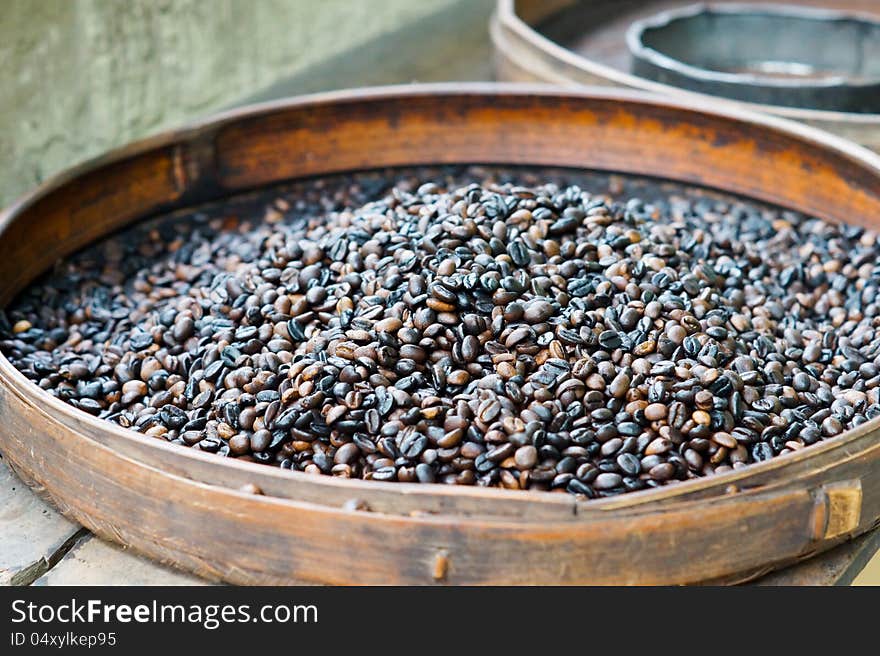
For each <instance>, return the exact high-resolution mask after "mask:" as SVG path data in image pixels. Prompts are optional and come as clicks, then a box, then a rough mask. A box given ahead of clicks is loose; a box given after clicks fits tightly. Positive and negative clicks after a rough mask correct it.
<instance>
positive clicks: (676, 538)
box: [0, 84, 880, 584]
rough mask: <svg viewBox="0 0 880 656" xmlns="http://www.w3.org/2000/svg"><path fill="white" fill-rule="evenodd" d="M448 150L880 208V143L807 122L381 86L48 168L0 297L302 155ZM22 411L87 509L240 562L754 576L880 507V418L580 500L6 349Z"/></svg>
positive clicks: (423, 159) (461, 576)
mask: <svg viewBox="0 0 880 656" xmlns="http://www.w3.org/2000/svg"><path fill="white" fill-rule="evenodd" d="M439 163H497V164H532V165H552V166H573V167H584V168H593V169H601V170H609V171H622V172H629V173H635V174H644V175H655V176H662V177H665V178H669V179H672V180H678V181H683V182H687V183H695V184H701V185H707V186H710V187H716V188H719V189H723V190H727V191H730V192H735V193H740V194H744V195H747V196H751V197H754V198H757V199H760V200H764V201H768V202H772V203H778V204H781V205H784V206H787V207H790V208H792V209H796V210H799V211H802V212H806V213H811V214H815V215H819V216H822V217H825V218H828V219H830V220H835V219H838V218H841V217H845V218H846V219H847V220H848V221H851V222H857V223H860V224H863V225H866V226H873V227H875V228H876V227H880V157H878V156H877V155H874V154H872V153H870V152H869V151H866V150H863V149H861V148H859V147H857V146H854V145H853V144H850V143H849V142H846V141H843V140H840V139H838V138H835V137H832V136H830V135H826V134H824V133H821V132H818V131H815V130H812V129H810V128H806V127H803V126H798V125H796V124H792V123H787V122H784V121H780V120H777V119H772V118H768V117H762V116H758V115H752V114H748V113H742V112H731V111H729V110H719V109H712V108H709V107H706V108H701V109H695V108H693V107H688V106H685V105H684V104H680V103H676V102H672V101H667V100H658V99H656V98H652V97H650V96H645V95H641V94H638V93H634V92H626V91H613V90H604V91H603V90H597V89H592V90H583V91H558V90H551V89H547V88H529V87H525V88H524V87H512V86H504V85H502V86H493V85H486V84H482V85H461V84H458V85H455V86H451V85H441V86H425V87H410V88H387V89H375V90H363V91H354V92H341V93H332V94H326V95H319V96H312V97H306V98H301V99H293V100H289V101H284V102H278V103H271V104H266V105H261V106H256V107H253V108H248V109H244V110H239V111H235V112H233V113H229V114H225V115H222V116H220V117H218V118H215V119H212V120H209V121H206V122H204V123H201V124H199V125H196V126H194V127H191V128H187V129H184V130H180V131H177V132H173V133H169V134H165V135H161V136H158V137H156V138H153V139H150V140H147V141H144V142H141V143H138V144H135V145H133V146H130V147H128V148H125V149H123V150H121V151H118V152H115V153H112V154H110V155H107V156H105V157H103V158H101V159H99V160H97V161H94V162H91V163H89V164H87V165H85V166H82V167H80V168H78V169H76V170H73V171H71V172H69V173H67V174H65V175H62V176H61V177H59V178H57V179H55V180H53V181H51V182H49V183H47V184H46V185H44V186H43V187H41V188H40V189H38V190H37V191H36V192H34V193H33V194H31V195H29V196H27V197H25V198H24V199H22V200H21V201H19V202H17V203H16V204H14V205H13V206H12V207H10V208H9V209H7V210H6V211H5V212H4V213H3V214H0V280H3V286H2V289H0V305H2V304H5V303H7V302H8V301H9V300H10V299H11V298H12V297H13V296H14V294H15V293H16V292H17V291H18V290H20V289H21V288H22V287H23V286H24V285H26V284H27V283H28V282H30V281H31V280H32V279H34V277H35V276H37V275H38V274H39V273H41V272H42V271H44V270H45V269H47V268H48V267H49V266H51V264H52V263H53V262H55V261H56V260H57V259H58V258H60V257H63V256H65V255H67V254H69V253H71V252H73V251H74V250H76V249H78V248H80V247H82V246H83V245H85V244H87V243H89V242H91V241H93V240H95V239H96V238H98V237H100V236H102V235H105V234H107V233H108V232H110V231H112V230H115V229H117V228H119V227H120V226H123V225H125V224H128V223H131V222H133V221H136V220H138V219H141V218H143V217H146V216H149V215H152V214H155V213H157V212H161V211H166V210H169V209H174V208H179V207H183V206H187V205H191V204H193V203H198V202H202V201H206V200H210V199H217V198H222V197H224V196H227V195H230V194H233V193H236V192H239V191H242V190H245V189H252V188H256V187H260V186H264V185H269V184H272V183H276V182H279V181H282V180H288V179H293V178H299V177H303V176H313V175H321V174H329V173H336V172H340V171H345V170H352V169H364V168H376V167H386V166H407V165H415V164H439ZM0 417H2V421H0V452H2V453H3V455H4V457H5V458H6V460H7V461H9V462H11V464H12V465H13V466H14V467H15V469H16V470H17V471H18V472H19V473H20V474H21V475H22V476H23V477H24V479H25V480H26V481H28V482H29V483H30V484H32V485H34V486H36V487H38V488H39V489H41V490H43V491H44V492H45V494H46V495H47V496H48V497H49V498H50V499H51V500H52V501H54V503H55V504H57V505H58V506H59V507H60V508H61V509H62V510H63V511H64V512H65V513H67V514H68V515H69V516H70V517H72V518H74V519H75V520H76V521H78V522H80V523H82V524H83V525H85V526H86V527H88V528H89V529H91V530H93V531H94V532H96V533H97V534H98V535H100V536H102V537H105V538H108V539H111V540H115V541H117V542H121V543H124V544H127V545H130V546H131V547H133V548H134V549H136V550H138V551H140V552H142V553H145V554H147V555H149V556H152V557H154V558H156V559H158V560H161V561H163V562H166V563H172V564H174V565H177V566H179V567H182V568H185V569H189V570H192V571H195V572H197V573H198V574H201V575H203V576H207V577H210V578H214V579H221V580H225V581H230V582H236V583H290V582H304V581H306V582H319V583H354V584H360V583H378V584H386V583H388V584H423V583H424V584H430V583H475V584H484V583H487V584H493V583H494V584H511V583H520V584H545V583H597V584H614V583H626V584H660V583H676V584H677V583H694V582H705V581H714V580H724V581H735V580H742V579H746V578H749V577H753V576H756V575H758V574H761V573H763V572H766V571H768V570H770V569H772V568H775V567H778V566H780V565H782V564H787V563H790V562H793V561H795V560H797V559H801V558H805V557H808V556H810V555H811V554H814V553H817V552H819V551H822V550H824V549H827V548H829V547H831V546H833V545H835V544H838V543H840V542H842V541H844V540H846V539H847V538H849V537H851V536H855V535H857V534H860V533H862V532H864V531H866V530H868V529H869V528H871V527H872V526H875V525H877V523H878V518H880V465H878V461H880V439H878V435H880V433H878V428H880V419H878V420H873V421H870V422H868V423H866V424H863V425H862V426H860V427H858V428H857V429H854V430H852V431H849V432H847V433H845V434H843V435H841V436H839V437H837V438H834V439H832V440H828V441H826V442H823V443H821V444H818V445H815V446H812V447H810V448H808V449H805V450H803V451H800V452H798V453H797V454H792V455H789V456H785V457H781V458H778V459H774V460H772V461H769V462H765V463H761V464H756V465H753V466H751V467H748V468H745V469H744V470H739V471H736V472H731V473H728V474H723V475H719V476H715V477H713V478H707V479H700V480H695V481H690V482H686V483H681V484H678V485H675V486H669V487H666V488H663V489H658V490H651V491H645V492H637V493H632V494H628V495H624V496H623V497H620V498H613V499H604V500H594V501H587V502H581V501H578V500H577V499H575V498H574V497H571V496H569V495H564V494H551V493H529V492H512V491H506V490H494V489H491V490H490V489H476V488H455V487H450V486H435V485H415V484H395V483H379V482H364V481H359V480H339V479H334V478H331V477H320V476H310V475H307V474H302V473H295V472H289V471H282V470H278V469H275V468H271V467H266V466H262V465H257V464H253V463H243V462H236V461H234V460H225V459H221V458H217V457H215V456H212V455H209V454H202V453H199V452H197V451H194V450H191V449H187V448H184V447H177V446H174V445H170V444H167V443H164V442H162V441H159V440H150V439H144V438H143V437H142V436H140V435H138V434H136V433H133V432H129V431H126V430H125V429H122V428H119V427H117V426H115V425H113V424H110V423H108V422H104V421H100V420H97V419H95V418H93V417H91V416H89V415H87V414H85V413H83V412H81V411H78V410H76V409H74V408H72V407H71V406H69V405H66V404H64V403H62V402H61V401H59V400H57V399H55V398H53V397H52V396H50V395H49V394H48V393H46V392H44V391H42V390H40V389H39V388H38V387H37V386H35V385H33V384H32V383H30V382H29V381H28V380H27V379H26V378H25V377H24V376H23V375H22V374H21V373H19V372H18V371H16V370H15V369H14V368H13V367H12V366H11V364H10V363H9V362H8V361H7V360H6V359H4V358H2V357H0ZM247 484H252V485H255V486H257V487H258V488H259V489H260V490H262V492H263V494H253V493H249V492H246V491H242V488H243V486H246V485H247ZM245 489H248V488H245ZM354 500H357V503H354ZM355 507H360V508H365V509H360V510H355V509H353V508H355Z"/></svg>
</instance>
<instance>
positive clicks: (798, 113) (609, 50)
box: [489, 0, 880, 150]
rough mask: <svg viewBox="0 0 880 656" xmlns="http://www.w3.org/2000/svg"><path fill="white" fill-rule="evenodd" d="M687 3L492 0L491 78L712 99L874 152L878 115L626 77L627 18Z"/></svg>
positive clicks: (801, 0)
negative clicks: (808, 127) (708, 92)
mask: <svg viewBox="0 0 880 656" xmlns="http://www.w3.org/2000/svg"><path fill="white" fill-rule="evenodd" d="M739 2H741V0H715V2H713V3H712V4H713V5H717V6H721V7H723V6H724V5H725V4H729V3H733V4H736V3H739ZM692 4H694V0H649V1H642V0H497V2H496V9H495V13H494V14H493V16H492V20H491V23H490V26H489V32H490V34H491V37H492V42H493V45H494V60H495V73H496V77H497V78H498V79H499V80H503V81H507V82H550V83H553V84H561V85H566V86H572V85H602V86H614V87H625V88H631V89H639V90H642V91H650V92H653V93H659V94H662V95H664V96H667V97H669V98H674V99H676V100H678V101H680V102H685V103H691V104H695V103H696V104H700V103H704V102H707V101H709V100H711V99H717V100H718V101H720V102H724V103H725V104H727V105H728V106H730V107H731V108H734V109H745V110H749V111H760V112H764V113H767V114H772V115H774V116H781V117H783V118H789V119H793V120H797V121H800V122H802V123H806V124H808V125H812V126H814V127H818V128H821V129H824V130H827V131H829V132H833V133H834V134H837V135H840V136H843V137H846V138H847V139H851V140H853V141H855V142H856V143H860V144H862V145H865V146H868V147H869V148H873V149H875V150H880V114H878V113H855V112H841V111H828V110H819V109H802V108H797V107H782V106H779V105H767V104H757V103H749V102H744V101H737V100H729V99H720V98H718V96H711V95H706V94H703V93H698V92H696V91H688V90H686V89H683V88H679V87H676V86H673V85H671V84H665V83H661V82H655V81H653V80H649V79H647V78H645V77H640V76H639V75H635V74H633V73H632V72H631V54H630V52H629V49H628V47H627V43H626V32H627V29H628V28H629V26H630V25H631V23H632V22H633V21H635V20H645V19H648V18H650V17H652V16H654V15H656V14H658V13H660V12H662V11H664V10H670V9H680V8H682V7H685V6H688V5H692ZM773 4H776V5H781V6H783V7H784V6H785V5H795V4H796V5H805V6H807V7H813V8H820V9H822V8H824V9H833V10H836V11H841V12H850V13H854V14H863V15H865V16H866V17H870V18H873V19H875V20H876V19H880V4H878V3H877V2H874V1H873V0H840V1H836V0H835V1H832V0H797V1H796V2H794V1H793V0H775V2H773Z"/></svg>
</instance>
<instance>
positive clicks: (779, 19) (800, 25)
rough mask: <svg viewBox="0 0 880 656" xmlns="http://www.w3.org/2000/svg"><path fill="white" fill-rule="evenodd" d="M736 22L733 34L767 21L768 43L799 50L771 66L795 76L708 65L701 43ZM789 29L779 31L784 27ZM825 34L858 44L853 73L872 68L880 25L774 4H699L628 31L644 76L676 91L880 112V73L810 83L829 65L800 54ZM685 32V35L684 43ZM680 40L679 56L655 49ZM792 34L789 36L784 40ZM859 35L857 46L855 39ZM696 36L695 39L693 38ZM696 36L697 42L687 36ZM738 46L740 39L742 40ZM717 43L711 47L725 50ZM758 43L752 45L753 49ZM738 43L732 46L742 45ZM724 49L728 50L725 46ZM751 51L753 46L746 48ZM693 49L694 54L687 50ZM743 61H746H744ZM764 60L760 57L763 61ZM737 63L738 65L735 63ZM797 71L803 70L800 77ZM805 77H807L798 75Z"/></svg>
mask: <svg viewBox="0 0 880 656" xmlns="http://www.w3.org/2000/svg"><path fill="white" fill-rule="evenodd" d="M722 21H723V22H727V23H729V24H730V25H729V31H730V33H731V34H739V33H741V29H740V30H737V29H736V28H737V27H739V28H742V27H743V23H744V22H745V21H750V22H752V23H753V24H756V23H758V22H759V21H760V22H762V23H766V24H767V25H766V34H767V37H768V38H767V39H766V40H764V42H770V41H772V39H774V38H775V39H780V38H785V42H787V43H789V44H791V46H790V47H793V48H794V49H795V50H796V51H797V50H799V52H798V55H797V60H794V61H791V60H790V61H778V62H777V61H773V60H772V59H770V60H768V62H767V63H773V64H781V65H784V66H788V67H789V70H788V71H786V72H788V73H789V74H790V75H789V76H788V77H784V76H781V75H774V74H772V72H768V73H761V72H757V71H750V70H748V69H747V70H745V71H743V72H729V71H726V70H719V69H718V68H716V67H709V66H705V65H703V62H701V61H699V58H700V53H699V49H700V45H701V43H700V42H701V40H702V39H708V38H715V37H717V33H718V31H721V30H712V29H709V28H711V26H712V25H713V24H716V25H717V24H718V23H719V22H722ZM780 24H784V25H785V26H786V29H785V30H782V29H780V28H781V25H780ZM817 29H818V30H822V31H823V32H824V33H827V38H829V39H834V38H837V39H838V40H840V41H841V42H843V41H844V40H846V41H847V42H848V43H856V48H855V49H854V50H853V61H852V62H849V63H850V64H851V65H852V67H862V68H864V66H865V60H866V59H869V55H868V56H867V57H866V55H865V52H864V49H865V43H866V42H867V41H868V40H869V39H870V37H871V36H873V35H874V34H876V35H877V36H878V37H880V21H877V20H875V19H873V18H870V17H867V16H864V15H860V14H855V13H844V12H839V11H834V10H829V9H816V8H807V7H797V8H795V7H790V6H782V5H773V4H731V5H712V6H709V5H704V4H696V5H689V6H686V7H682V8H677V9H671V10H667V11H663V12H660V13H658V14H655V15H654V16H651V17H649V18H646V19H642V20H639V21H635V22H634V23H633V24H632V25H631V26H630V28H629V29H628V30H627V35H626V39H627V47H628V48H629V50H630V53H631V54H632V57H633V72H634V73H635V74H637V75H640V76H642V77H644V78H647V79H650V80H653V81H656V82H662V83H665V84H670V85H672V86H675V87H679V88H682V89H687V90H691V91H698V92H701V93H708V94H712V95H716V96H722V97H726V98H730V99H734V100H740V101H746V102H754V103H763V104H770V105H777V106H788V107H796V108H801V109H814V110H826V111H843V112H854V113H870V112H876V111H878V110H880V71H878V73H877V74H872V73H871V72H870V71H869V72H868V74H867V75H862V76H858V77H857V76H856V75H854V73H855V72H856V71H855V70H851V71H849V72H847V71H844V70H840V69H837V70H829V74H828V75H825V76H818V77H810V76H808V75H805V74H803V73H807V72H809V71H813V70H816V69H817V68H818V66H817V64H818V65H821V64H822V62H819V61H817V60H816V59H815V58H812V60H811V53H810V50H809V49H800V48H799V44H800V43H807V42H810V43H812V40H811V39H808V38H807V37H808V32H809V31H811V30H812V31H815V30H817ZM682 32H684V33H685V34H684V36H685V37H686V38H685V39H684V40H682V39H681V37H682ZM670 34H674V36H676V37H678V38H677V39H676V45H675V47H676V48H679V52H678V53H673V52H670V51H668V50H664V49H663V48H662V47H661V46H660V45H659V44H657V43H656V40H657V39H662V38H663V37H664V35H667V38H668V35H670ZM783 34H784V35H785V36H784V37H782V36H781V35H783ZM853 34H855V35H856V41H855V42H853V41H852V36H853ZM691 35H692V37H691ZM687 37H691V38H687ZM736 41H739V39H736ZM718 45H719V44H718V43H717V42H715V43H713V44H712V45H711V46H710V47H711V48H712V49H715V50H717V49H718ZM750 45H753V44H750ZM739 46H740V44H739V43H736V44H734V45H733V46H732V47H733V48H736V47H739ZM721 47H722V48H723V44H721ZM743 47H744V48H747V47H749V46H748V45H747V46H743ZM688 49H689V50H688ZM743 59H746V58H745V57H744V58H743ZM758 59H759V60H760V57H759V58H758ZM735 63H736V62H735V60H731V64H735ZM797 69H801V70H800V71H798V70H797ZM799 73H800V74H799Z"/></svg>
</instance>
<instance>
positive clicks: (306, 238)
mask: <svg viewBox="0 0 880 656" xmlns="http://www.w3.org/2000/svg"><path fill="white" fill-rule="evenodd" d="M878 262H880V246H878V240H877V235H876V234H875V233H872V232H868V231H866V230H864V229H862V228H858V227H852V226H846V225H832V224H830V223H827V222H824V221H821V220H818V219H815V218H810V217H805V216H801V215H798V214H795V213H793V212H788V211H784V210H780V209H774V208H770V207H767V206H762V205H759V204H756V203H752V202H747V201H743V200H739V199H736V198H732V197H727V196H724V195H720V194H714V193H710V192H707V191H700V190H696V189H685V188H682V187H676V186H673V185H663V184H660V183H651V182H648V181H638V180H630V179H626V178H617V177H611V178H609V177H607V176H600V175H597V174H587V173H575V172H566V171H558V170H555V171H554V170H545V171H525V170H516V169H508V170H501V169H491V168H481V167H470V168H461V169H420V170H410V171H397V172H383V173H372V174H357V175H352V176H348V177H344V178H332V179H330V178H328V179H324V180H315V181H309V182H303V183H299V184H297V185H293V186H290V187H288V188H286V189H284V190H281V191H278V193H277V196H273V197H272V199H271V201H267V200H266V197H265V196H260V197H245V198H241V199H238V200H234V201H230V202H227V203H224V204H222V205H214V206H210V207H206V208H201V209H200V210H199V211H195V212H188V213H183V214H178V215H176V216H171V217H164V218H160V219H156V220H152V221H150V222H146V223H143V224H140V225H138V226H135V227H133V228H131V229H129V230H127V231H125V232H124V233H121V234H119V235H116V236H114V237H112V238H110V239H107V240H105V241H103V242H101V243H99V244H97V245H95V246H93V247H91V248H89V249H87V250H85V251H83V252H81V253H79V254H77V255H76V256H74V257H72V258H70V259H69V260H67V261H65V262H62V263H60V264H59V265H58V266H57V267H56V270H55V271H54V272H52V273H51V274H49V275H48V276H47V277H46V278H44V279H43V280H41V281H39V282H37V283H35V284H34V285H33V286H32V287H31V288H29V289H27V290H26V291H25V292H24V293H22V294H21V295H20V297H19V298H18V299H17V300H16V302H15V303H13V304H12V305H11V306H10V307H9V308H7V310H6V311H5V312H4V313H3V315H2V317H0V348H2V350H3V352H4V353H5V354H6V356H7V357H9V358H10V359H11V361H12V362H13V363H14V364H15V365H16V366H17V367H18V368H19V369H20V370H21V371H22V372H23V373H24V374H25V375H26V376H27V377H28V378H30V379H31V380H33V381H34V383H35V384H37V385H39V386H40V387H42V388H43V389H45V390H47V391H48V392H50V393H51V394H54V395H55V396H57V397H58V398H60V399H63V400H64V401H66V402H68V403H70V404H71V405H73V406H75V407H76V408H79V409H80V410H83V411H85V412H88V413H90V414H92V415H95V416H97V417H101V418H104V419H106V420H108V421H112V422H115V423H116V424H118V425H120V426H124V427H126V428H129V429H131V430H133V431H137V432H138V433H141V434H143V435H144V436H145V437H148V438H152V439H160V440H167V441H170V442H173V443H175V444H181V445H187V446H190V447H192V448H195V449H200V450H203V451H208V452H211V453H216V454H218V455H221V456H225V457H234V458H239V459H244V460H250V461H256V462H261V463H267V464H271V465H275V466H278V467H281V468H284V469H292V470H297V471H304V472H308V473H314V474H328V475H334V476H342V477H352V478H363V479H371V480H378V481H405V482H423V483H433V482H437V483H454V484H461V485H483V486H501V487H505V488H510V489H533V490H559V491H568V492H570V493H573V494H577V495H583V496H586V497H591V498H592V497H597V496H607V495H613V494H619V493H622V492H627V491H633V490H640V489H644V488H649V487H656V486H660V485H663V484H666V483H669V482H673V481H679V480H686V479H689V478H694V477H700V476H707V475H711V474H713V473H718V472H724V471H729V470H731V469H736V468H740V467H743V466H746V465H747V464H748V463H752V462H758V461H763V460H767V459H769V458H772V457H774V456H778V455H782V454H786V453H791V452H794V451H798V450H800V449H802V448H804V447H806V446H809V445H810V444H814V443H816V442H818V441H820V440H823V439H826V438H831V437H834V436H835V435H838V434H839V433H841V432H843V431H844V430H846V429H848V428H852V427H854V426H858V425H859V424H861V423H863V422H865V421H867V420H868V419H871V418H873V417H875V416H877V415H878V414H880V405H878V401H880V331H878V326H880V307H878V304H877V299H878V297H880V289H878V286H880V268H878V264H877V263H878Z"/></svg>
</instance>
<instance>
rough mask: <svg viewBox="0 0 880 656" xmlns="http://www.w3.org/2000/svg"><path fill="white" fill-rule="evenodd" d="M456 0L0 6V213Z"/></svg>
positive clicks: (9, 1)
mask: <svg viewBox="0 0 880 656" xmlns="http://www.w3.org/2000/svg"><path fill="white" fill-rule="evenodd" d="M455 1H456V0H361V1H358V0H0V89H2V92H0V94H2V95H0V98H2V100H0V206H3V205H6V204H8V203H9V202H10V201H11V200H13V199H14V198H15V197H16V196H17V195H19V194H21V193H23V192H25V191H27V190H28V189H30V188H32V187H33V186H34V185H36V184H37V183H38V182H40V181H41V180H44V179H45V178H46V177H47V176H50V175H52V174H53V173H55V172H57V171H59V170H61V169H63V168H66V167H68V166H70V165H71V164H73V163H76V162H80V161H82V160H85V159H88V158H90V157H93V156H95V155H97V154H99V153H101V152H103V151H105V150H107V149H109V148H111V147H113V146H118V145H120V144H123V143H126V142H128V141H131V140H132V139H136V138H138V137H142V136H144V135H147V134H150V133H153V132H156V131H158V130H161V129H164V128H168V127H171V126H174V125H178V124H180V123H182V122H184V121H186V120H188V119H190V118H193V117H195V116H199V115H202V114H206V113H210V112H211V111H214V110H217V109H219V108H222V107H225V106H228V105H230V104H232V103H234V102H235V101H237V100H240V99H243V98H247V97H251V96H254V95H255V94H257V93H259V91H260V90H262V89H264V88H266V87H269V86H270V85H272V84H273V83H274V82H276V81H277V80H279V79H281V78H284V77H289V76H291V75H294V74H296V73H299V72H303V71H307V70H308V69H309V67H310V66H312V65H313V64H315V63H317V62H320V61H323V60H325V59H327V58H329V57H332V56H334V55H337V54H339V53H342V52H344V51H348V50H356V49H357V48H358V46H359V45H361V44H364V43H367V42H369V41H375V40H376V39H377V37H381V35H383V34H386V33H388V32H391V31H393V30H398V29H400V28H401V27H403V26H405V25H408V24H410V23H412V22H414V21H417V20H419V19H421V18H424V17H426V16H428V15H431V14H433V13H434V12H438V11H442V10H443V9H445V8H447V7H448V6H450V5H452V4H454V2H455Z"/></svg>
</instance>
